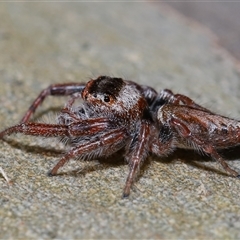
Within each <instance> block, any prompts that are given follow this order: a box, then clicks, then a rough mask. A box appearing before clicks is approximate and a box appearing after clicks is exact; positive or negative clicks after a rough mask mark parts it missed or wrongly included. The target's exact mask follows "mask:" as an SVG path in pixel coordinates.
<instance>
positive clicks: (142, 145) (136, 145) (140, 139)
mask: <svg viewBox="0 0 240 240" xmlns="http://www.w3.org/2000/svg"><path fill="white" fill-rule="evenodd" d="M149 132H150V127H149V124H148V123H142V125H141V126H140V130H139V133H137V136H135V137H134V139H133V141H132V143H131V146H130V149H129V152H128V153H127V155H126V158H127V160H128V162H129V168H130V170H129V174H128V177H127V180H126V184H125V187H124V190H123V198H126V197H128V196H129V194H130V189H131V186H132V184H133V182H134V180H135V178H136V175H137V173H138V171H139V168H140V164H141V163H142V162H143V161H144V159H145V158H146V157H147V153H148V151H149V146H148V144H149Z"/></svg>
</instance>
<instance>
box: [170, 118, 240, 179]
mask: <svg viewBox="0 0 240 240" xmlns="http://www.w3.org/2000/svg"><path fill="white" fill-rule="evenodd" d="M170 123H171V126H172V127H173V128H174V129H175V130H176V131H177V133H178V134H179V135H180V137H181V138H184V139H185V140H187V141H188V142H189V143H190V144H191V145H192V146H194V147H195V148H199V149H202V150H203V151H204V152H205V153H207V154H209V155H210V156H211V157H212V158H213V159H215V160H216V161H217V162H219V163H220V164H221V165H222V167H223V168H224V169H225V171H226V172H228V173H230V174H231V175H232V176H234V177H239V176H240V175H239V173H238V172H236V171H235V170H233V169H231V168H230V167H229V166H228V164H227V163H226V162H225V160H224V159H223V158H222V157H221V156H220V155H219V154H218V153H217V151H216V150H215V148H214V145H213V144H212V143H211V142H207V141H204V140H203V139H201V138H199V137H198V136H196V135H195V134H192V133H191V130H190V129H189V128H188V123H187V122H184V121H182V120H181V119H179V118H176V117H174V116H172V118H171V120H170Z"/></svg>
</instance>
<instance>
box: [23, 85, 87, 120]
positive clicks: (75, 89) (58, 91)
mask: <svg viewBox="0 0 240 240" xmlns="http://www.w3.org/2000/svg"><path fill="white" fill-rule="evenodd" d="M84 87H85V84H83V83H66V84H53V85H50V86H49V87H48V88H46V89H44V90H43V91H42V92H41V93H40V94H39V96H38V97H37V98H36V99H35V100H34V102H33V103H32V105H31V106H30V107H29V109H28V111H27V112H26V113H25V115H24V116H23V118H22V120H21V123H26V122H28V121H29V119H30V117H31V115H32V114H33V113H34V112H35V110H36V109H37V108H38V106H39V105H40V104H41V103H42V102H43V101H44V99H45V98H46V97H47V96H50V95H51V96H69V95H72V94H74V93H79V92H82V90H83V89H84Z"/></svg>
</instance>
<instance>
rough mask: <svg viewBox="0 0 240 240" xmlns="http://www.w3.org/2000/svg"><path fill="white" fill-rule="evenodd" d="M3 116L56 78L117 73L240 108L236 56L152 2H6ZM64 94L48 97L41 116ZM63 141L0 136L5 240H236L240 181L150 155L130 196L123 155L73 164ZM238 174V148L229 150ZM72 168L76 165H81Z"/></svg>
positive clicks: (0, 215)
mask: <svg viewBox="0 0 240 240" xmlns="http://www.w3.org/2000/svg"><path fill="white" fill-rule="evenodd" d="M0 52H1V54H0V122H1V128H4V127H7V126H10V125H13V124H15V123H17V122H18V121H19V120H20V119H21V117H22V116H23V114H24V112H25V111H26V110H27V108H28V106H29V105H30V104H31V102H32V100H33V99H34V98H35V97H36V96H37V94H38V93H39V92H40V91H41V90H42V89H43V88H45V87H47V86H48V85H49V84H51V83H59V82H70V81H83V82H85V81H87V80H88V79H89V77H95V76H98V75H101V74H109V75H113V76H120V77H124V78H127V79H132V80H134V81H136V82H139V83H144V84H148V85H151V86H153V87H155V88H156V89H158V90H160V89H163V88H171V89H172V90H174V91H175V92H181V93H183V94H187V95H188V96H190V97H192V98H193V99H195V100H196V101H198V102H199V103H202V104H204V106H207V107H210V108H211V109H212V110H215V111H218V112H220V113H222V114H225V115H230V116H233V117H234V116H240V110H239V109H240V108H239V97H240V94H239V92H240V91H239V90H240V81H239V80H240V74H239V70H238V69H237V64H236V62H234V61H233V59H232V58H231V57H230V56H229V55H227V54H226V53H225V52H224V51H223V50H222V49H220V48H218V47H217V46H216V44H215V42H214V37H213V36H212V35H211V34H209V32H208V31H207V30H205V29H203V28H201V27H200V26H199V25H197V24H194V23H190V22H189V21H187V20H186V19H183V18H181V17H179V16H176V15H175V14H174V13H172V12H171V11H170V10H169V9H168V8H165V7H164V6H158V7H156V6H154V5H152V4H150V3H0ZM63 104H64V99H60V100H58V99H56V98H50V97H49V98H48V99H47V100H46V102H45V103H44V104H43V106H42V107H41V108H40V109H39V111H38V114H37V116H38V117H42V115H44V114H45V115H49V114H50V115H51V114H52V115H54V114H55V112H54V113H53V112H52V111H51V109H50V108H51V107H52V106H53V107H54V108H57V107H61V106H62V105H63ZM62 151H63V146H60V145H59V144H58V142H57V141H53V140H51V141H49V142H46V141H41V140H39V139H36V138H34V137H25V136H21V135H16V136H13V137H11V138H9V141H8V142H3V141H1V142H0V166H1V167H2V168H3V169H4V171H5V172H6V173H7V175H8V177H9V178H10V179H11V180H12V182H13V184H12V185H8V184H7V183H6V181H5V180H4V178H3V177H1V176H0V189H1V192H0V205H1V208H0V229H1V230H0V238H2V239H16V238H18V239H19V238H24V239H26V238H28V239H29V238H45V239H46V238H59V239H72V238H85V239H86V238H164V239H176V238H178V239H181V238H184V239H193V238H195V239H196V238H197V239H199V238H202V239H210V238H211V239H239V238H240V232H239V229H240V203H239V197H240V182H239V180H237V179H234V178H231V177H228V176H227V175H226V174H225V173H224V171H222V169H221V167H220V166H219V165H218V164H217V163H215V162H213V161H210V159H208V158H206V157H203V156H200V155H198V154H195V153H193V152H192V151H186V150H185V151H183V150H180V151H177V152H176V153H175V154H173V155H172V156H170V157H168V158H164V159H162V158H156V157H150V158H149V160H148V161H147V164H145V165H144V167H143V169H142V170H141V174H140V179H139V181H138V182H137V183H136V184H135V188H134V191H132V194H131V196H130V198H129V199H121V194H122V189H123V186H124V182H125V178H126V175H127V171H128V166H127V165H126V164H125V163H124V161H123V160H120V161H117V160H115V158H112V159H109V160H108V161H104V160H96V161H92V162H82V161H80V160H79V161H74V160H73V161H71V162H70V163H69V164H68V165H67V166H65V167H64V168H63V169H61V173H62V174H61V175H59V176H57V177H54V178H49V177H47V175H46V173H47V171H48V170H50V169H51V168H52V167H53V166H54V164H55V163H56V162H57V160H58V159H59V157H60V156H61V153H62ZM224 155H225V156H226V157H228V158H229V159H231V160H229V161H228V162H229V164H230V165H231V166H234V167H235V168H237V169H239V171H240V160H239V158H240V154H239V150H238V149H234V150H231V152H228V151H227V152H225V153H224ZM73 170H76V171H73Z"/></svg>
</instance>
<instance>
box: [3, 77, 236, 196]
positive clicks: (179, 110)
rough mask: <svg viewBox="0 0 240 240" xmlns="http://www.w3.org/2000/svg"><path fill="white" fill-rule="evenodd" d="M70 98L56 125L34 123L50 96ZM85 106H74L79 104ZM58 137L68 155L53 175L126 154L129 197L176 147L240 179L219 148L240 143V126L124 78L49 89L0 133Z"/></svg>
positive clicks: (185, 100)
mask: <svg viewBox="0 0 240 240" xmlns="http://www.w3.org/2000/svg"><path fill="white" fill-rule="evenodd" d="M49 95H52V96H67V95H68V96H70V98H69V100H68V101H67V103H66V105H65V107H64V108H63V109H62V110H61V111H60V113H59V115H58V117H57V120H56V124H46V123H37V122H30V121H29V120H30V118H31V116H32V114H33V113H34V112H35V110H36V109H37V107H38V106H39V105H40V104H41V103H42V102H43V101H44V99H45V98H46V97H47V96H49ZM77 99H82V103H81V104H78V105H77V106H75V105H74V102H75V100H77ZM13 133H23V134H25V135H33V136H42V137H58V138H64V139H66V140H67V141H68V143H69V144H70V146H71V148H70V150H69V151H68V152H66V153H65V154H64V155H63V156H62V157H61V159H60V160H59V162H58V163H57V164H56V165H55V167H54V168H53V169H52V170H51V171H50V172H49V176H54V175H57V172H58V170H59V168H60V167H62V166H63V165H64V164H65V163H66V162H68V161H69V160H70V159H71V158H74V157H77V156H80V157H81V158H83V159H84V158H92V157H100V156H109V155H111V154H113V153H115V152H117V151H119V150H121V149H124V152H125V159H126V161H127V162H128V164H129V173H128V176H127V179H126V183H125V187H124V190H123V197H124V198H125V197H128V196H129V194H130V189H131V187H132V185H133V183H134V180H135V179H136V176H137V173H138V172H139V169H140V166H141V164H142V163H143V162H144V160H145V159H146V158H147V156H148V154H150V153H152V154H155V155H157V156H166V155H168V154H170V153H171V152H173V151H174V150H175V148H177V147H192V148H194V149H196V150H199V151H202V152H204V153H206V154H208V155H210V156H211V157H212V158H213V159H215V160H216V161H218V162H219V163H220V164H221V165H222V167H223V168H224V169H225V170H226V172H228V173H229V174H230V175H232V176H234V177H238V178H239V177H240V175H239V174H238V173H237V172H236V171H235V170H233V169H231V168H230V167H229V166H228V164H227V163H226V162H225V160H224V159H223V158H222V157H221V156H220V155H219V154H218V152H217V149H220V148H228V147H231V146H235V145H238V144H239V143H240V122H239V121H237V120H233V119H230V118H227V117H223V116H220V115H217V114H215V113H213V112H211V111H209V110H208V109H206V108H204V107H202V106H200V105H198V104H196V103H195V102H194V101H193V100H191V99H190V98H188V97H187V96H184V95H181V94H174V93H173V92H172V91H170V90H168V89H165V90H162V91H161V92H160V93H159V94H158V93H157V92H156V91H155V90H154V89H153V88H151V87H149V86H145V85H139V84H137V83H135V82H133V81H127V80H123V79H122V78H116V77H109V76H99V77H98V78H96V79H91V80H90V81H89V82H87V83H86V84H82V83H67V84H55V85H50V86H49V87H48V88H46V89H45V90H43V91H42V92H41V93H40V95H39V96H38V97H37V98H36V100H35V101H34V102H33V104H32V105H31V106H30V108H29V110H28V111H27V112H26V114H25V115H24V117H23V118H22V120H21V122H20V123H19V124H17V125H15V126H13V127H9V128H7V129H6V130H4V131H2V132H0V138H4V137H5V136H7V135H10V134H13Z"/></svg>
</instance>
